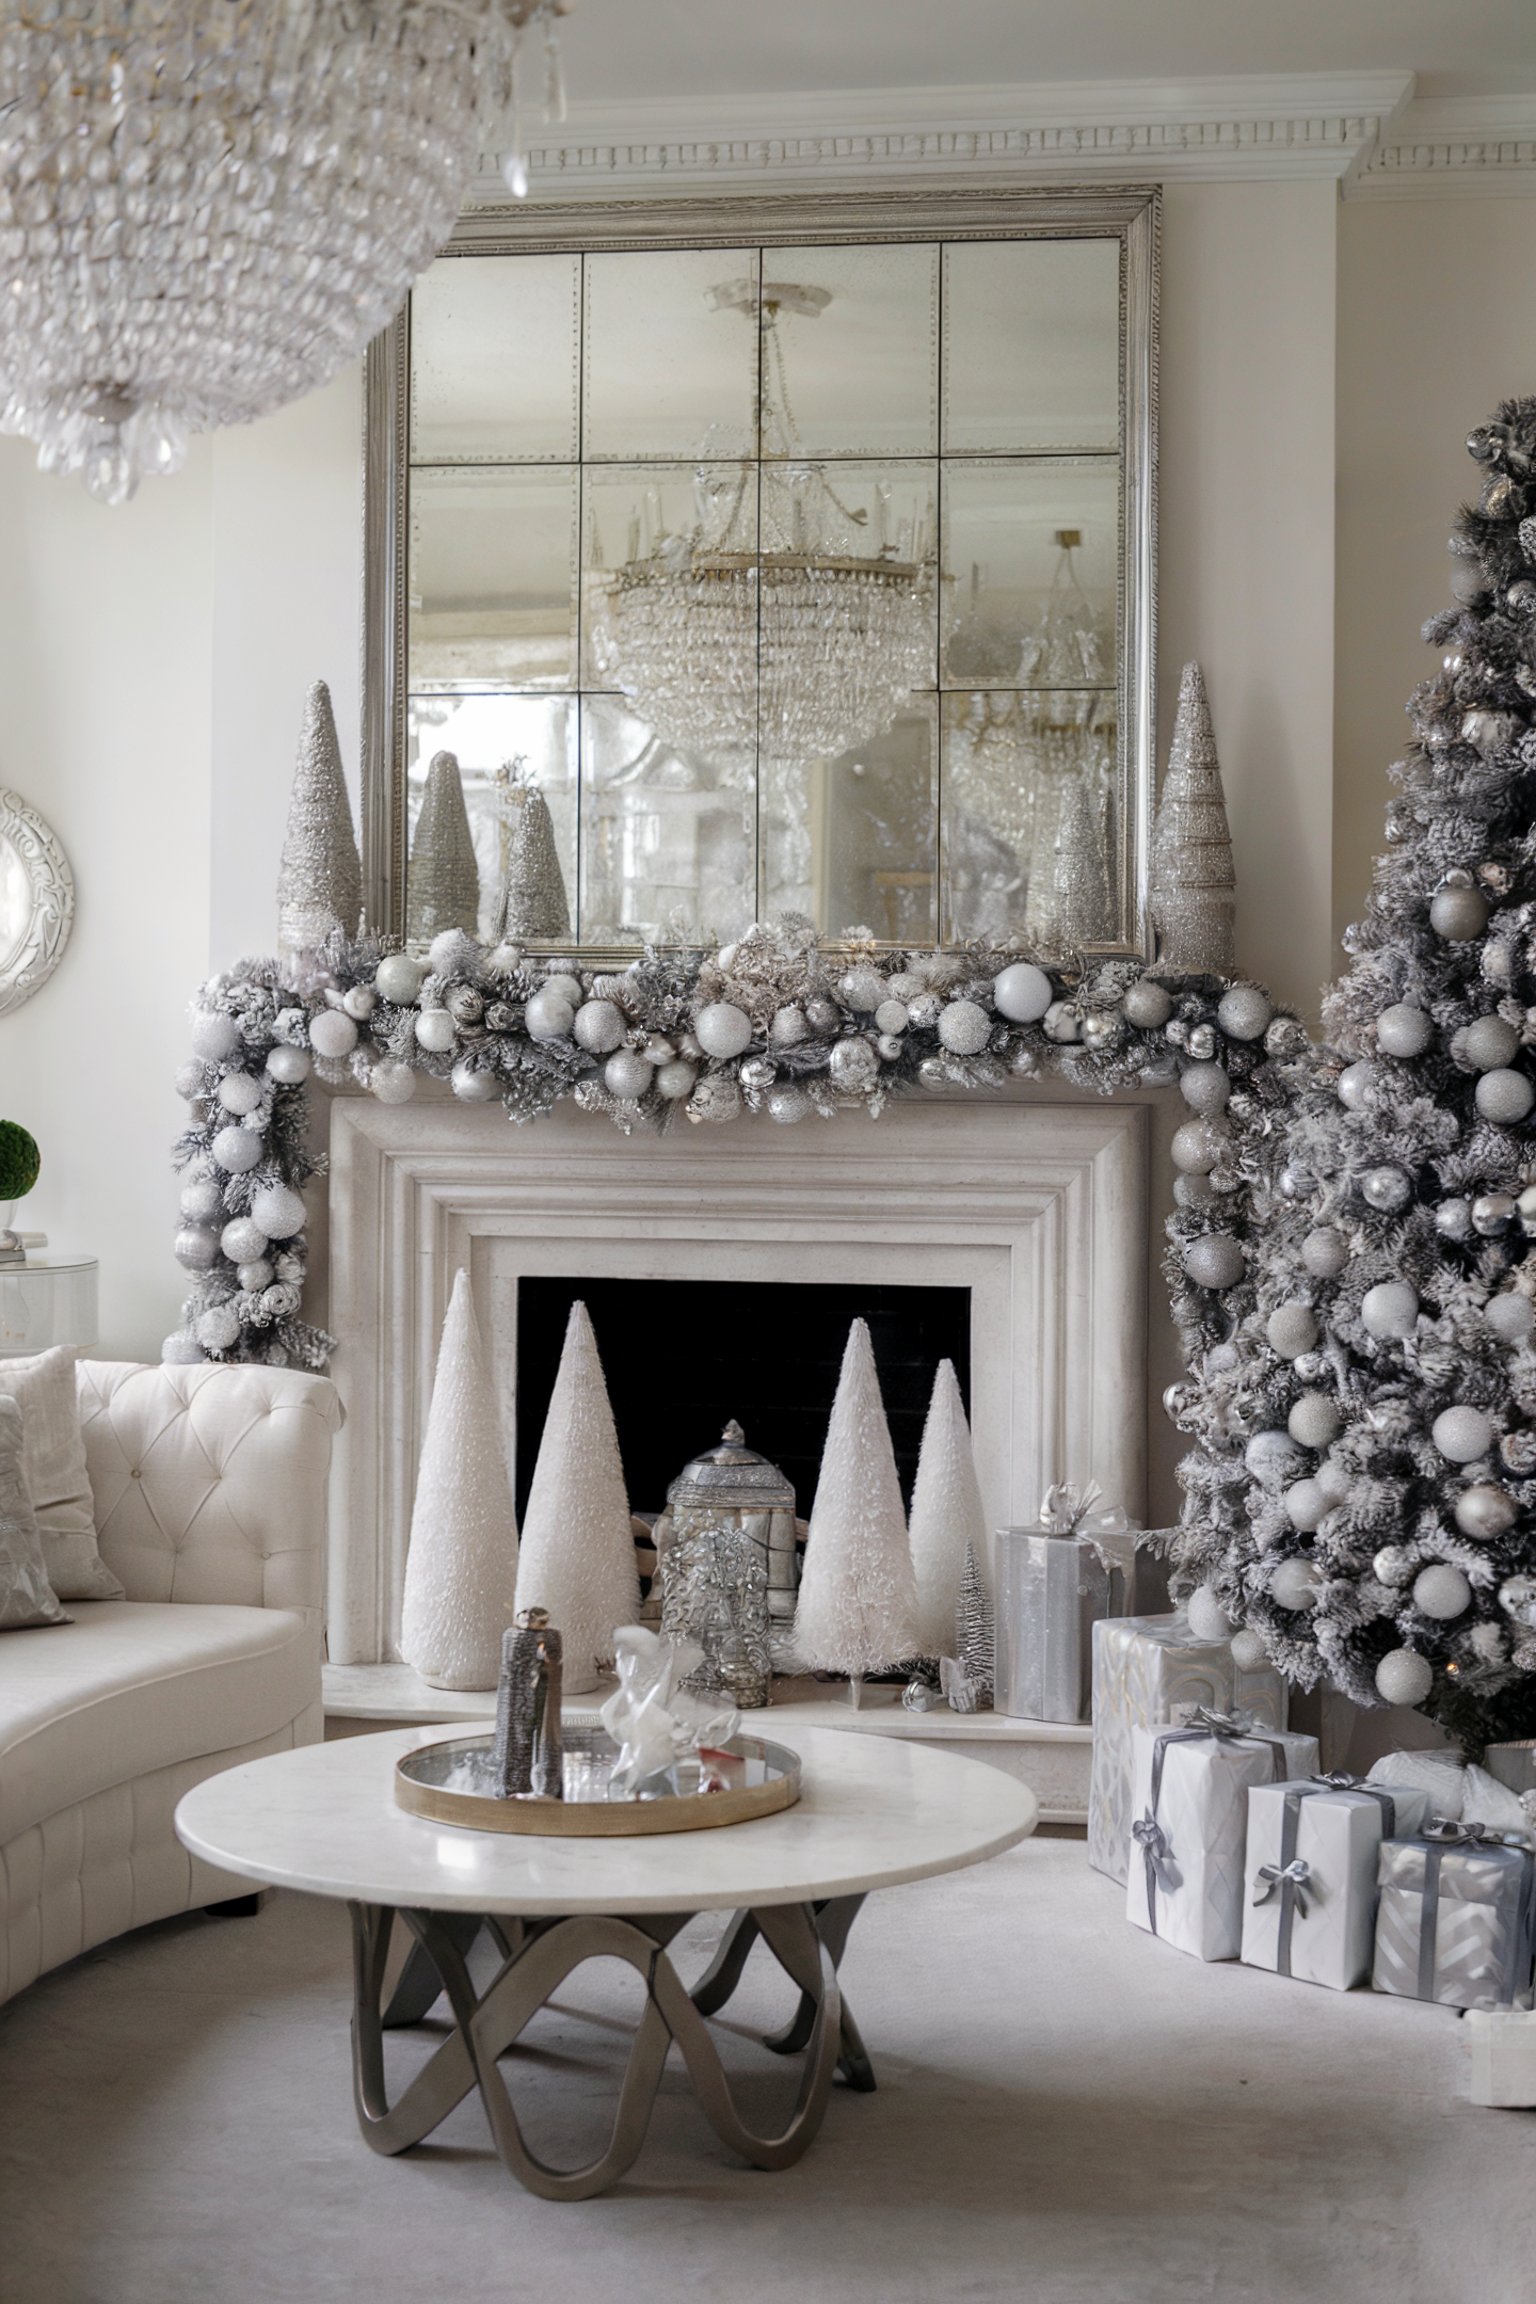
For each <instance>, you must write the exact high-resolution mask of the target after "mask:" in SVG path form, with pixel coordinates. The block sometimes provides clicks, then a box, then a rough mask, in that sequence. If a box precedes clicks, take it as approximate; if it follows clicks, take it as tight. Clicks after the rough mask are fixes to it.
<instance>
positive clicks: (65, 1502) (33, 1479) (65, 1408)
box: [0, 1344, 123, 1600]
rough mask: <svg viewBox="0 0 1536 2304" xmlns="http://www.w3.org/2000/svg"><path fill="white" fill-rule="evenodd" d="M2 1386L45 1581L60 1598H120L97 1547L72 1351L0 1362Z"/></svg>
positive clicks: (63, 1348) (59, 1348) (120, 1590)
mask: <svg viewBox="0 0 1536 2304" xmlns="http://www.w3.org/2000/svg"><path fill="white" fill-rule="evenodd" d="M0 1392H3V1393H8V1394H9V1395H10V1397H11V1398H12V1399H13V1400H14V1401H15V1402H16V1405H17V1407H18V1408H19V1409H20V1410H21V1428H22V1443H21V1473H22V1478H23V1479H24V1480H25V1481H26V1484H27V1492H28V1494H29V1495H30V1496H31V1499H32V1509H33V1511H34V1512H35V1513H36V1514H37V1526H38V1533H39V1535H40V1536H41V1537H42V1540H43V1558H44V1559H45V1561H46V1562H47V1564H48V1581H49V1583H50V1584H51V1585H52V1586H53V1589H54V1591H55V1592H56V1593H57V1594H58V1596H59V1598H60V1599H61V1600H121V1599H122V1597H123V1588H122V1586H121V1584H119V1582H118V1580H117V1578H116V1577H115V1576H114V1575H113V1574H112V1571H111V1569H110V1568H108V1567H107V1565H106V1563H105V1561H104V1560H103V1559H102V1557H101V1554H100V1553H99V1552H98V1550H97V1549H96V1503H95V1499H94V1497H93V1496H92V1494H91V1478H90V1474H89V1473H88V1472H87V1470H86V1468H85V1441H84V1439H83V1438H82V1437H81V1432H80V1404H79V1401H78V1399H77V1397H76V1393H75V1355H74V1353H73V1352H72V1351H70V1350H69V1349H68V1347H67V1346H65V1345H62V1344H56V1345H55V1346H54V1347H53V1349H52V1351H49V1352H38V1353H36V1354H34V1355H33V1357H32V1358H31V1359H28V1360H0Z"/></svg>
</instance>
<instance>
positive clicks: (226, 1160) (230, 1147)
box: [213, 1128, 267, 1176]
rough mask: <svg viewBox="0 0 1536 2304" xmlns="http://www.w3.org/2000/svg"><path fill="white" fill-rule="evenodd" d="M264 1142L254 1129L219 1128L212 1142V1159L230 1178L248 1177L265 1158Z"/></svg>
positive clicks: (265, 1148)
mask: <svg viewBox="0 0 1536 2304" xmlns="http://www.w3.org/2000/svg"><path fill="white" fill-rule="evenodd" d="M266 1151H267V1147H266V1141H265V1139H264V1138H263V1137H261V1136H259V1135H258V1134H257V1132H256V1130H255V1129H254V1128H221V1129H220V1130H219V1132H218V1134H217V1136H215V1138H214V1140H213V1157H214V1159H215V1160H216V1161H217V1162H218V1164H219V1166H220V1167H221V1168H222V1169H223V1170H224V1171H225V1173H226V1174H227V1175H230V1176H248V1175H249V1174H250V1172H251V1170H252V1169H253V1168H259V1167H260V1166H261V1163H262V1161H263V1160H264V1159H265V1158H266Z"/></svg>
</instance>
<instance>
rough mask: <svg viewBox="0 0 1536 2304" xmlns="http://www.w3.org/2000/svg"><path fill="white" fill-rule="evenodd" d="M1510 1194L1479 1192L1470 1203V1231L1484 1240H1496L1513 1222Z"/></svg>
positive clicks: (1513, 1209)
mask: <svg viewBox="0 0 1536 2304" xmlns="http://www.w3.org/2000/svg"><path fill="white" fill-rule="evenodd" d="M1515 1212H1516V1207H1515V1197H1514V1194H1513V1193H1512V1192H1480V1193H1479V1194H1478V1196H1477V1198H1476V1199H1475V1200H1474V1201H1473V1203H1472V1229H1473V1231H1474V1232H1479V1233H1481V1234H1482V1236H1483V1238H1484V1239H1485V1240H1496V1239H1497V1238H1498V1236H1499V1234H1500V1233H1501V1232H1507V1231H1508V1230H1509V1227H1510V1225H1511V1224H1512V1223H1513V1222H1514V1220H1515Z"/></svg>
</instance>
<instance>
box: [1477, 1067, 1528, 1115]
mask: <svg viewBox="0 0 1536 2304" xmlns="http://www.w3.org/2000/svg"><path fill="white" fill-rule="evenodd" d="M1473 1097H1474V1101H1475V1102H1476V1105H1477V1109H1478V1111H1479V1112H1480V1113H1481V1114H1482V1116H1483V1118H1484V1119H1485V1120H1493V1121H1496V1122H1497V1123H1498V1124H1499V1125H1500V1126H1501V1127H1505V1128H1512V1127H1513V1126H1514V1125H1515V1124H1516V1122H1517V1121H1520V1120H1523V1119H1524V1118H1525V1117H1526V1115H1527V1114H1528V1112H1529V1111H1530V1109H1531V1106H1532V1104H1536V1088H1533V1087H1532V1086H1531V1083H1530V1081H1529V1080H1528V1079H1527V1078H1526V1075H1525V1074H1524V1073H1523V1072H1513V1071H1509V1070H1506V1069H1505V1068H1504V1067H1503V1066H1502V1065H1501V1066H1499V1067H1498V1068H1496V1069H1495V1070H1494V1071H1491V1072H1485V1073H1484V1074H1483V1076H1482V1078H1481V1079H1480V1080H1479V1081H1478V1084H1477V1087H1476V1088H1475V1089H1474V1091H1473Z"/></svg>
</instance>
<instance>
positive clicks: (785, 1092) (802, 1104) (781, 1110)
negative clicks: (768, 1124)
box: [765, 1080, 811, 1128]
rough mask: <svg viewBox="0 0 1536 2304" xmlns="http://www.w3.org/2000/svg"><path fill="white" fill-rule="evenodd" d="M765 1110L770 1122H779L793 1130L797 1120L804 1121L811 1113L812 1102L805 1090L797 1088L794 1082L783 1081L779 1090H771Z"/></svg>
mask: <svg viewBox="0 0 1536 2304" xmlns="http://www.w3.org/2000/svg"><path fill="white" fill-rule="evenodd" d="M765 1109H766V1111H767V1114H768V1117H769V1119H770V1120H777V1121H779V1122H781V1123H782V1125H783V1126H784V1127H786V1128H792V1127H793V1126H794V1124H795V1122H796V1121H797V1120H803V1119H804V1118H805V1116H806V1114H807V1113H808V1112H809V1111H810V1109H811V1100H810V1098H809V1096H807V1094H806V1092H805V1090H804V1089H803V1088H800V1087H797V1086H796V1085H795V1083H794V1082H793V1081H792V1080H783V1081H780V1083H779V1085H778V1087H777V1088H770V1089H769V1091H768V1101H767V1105H766V1107H765Z"/></svg>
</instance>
